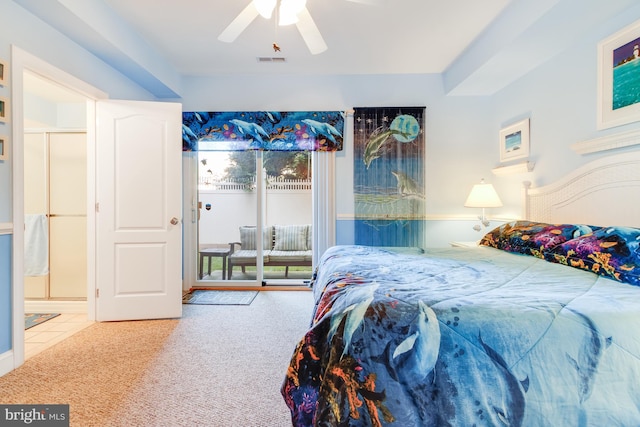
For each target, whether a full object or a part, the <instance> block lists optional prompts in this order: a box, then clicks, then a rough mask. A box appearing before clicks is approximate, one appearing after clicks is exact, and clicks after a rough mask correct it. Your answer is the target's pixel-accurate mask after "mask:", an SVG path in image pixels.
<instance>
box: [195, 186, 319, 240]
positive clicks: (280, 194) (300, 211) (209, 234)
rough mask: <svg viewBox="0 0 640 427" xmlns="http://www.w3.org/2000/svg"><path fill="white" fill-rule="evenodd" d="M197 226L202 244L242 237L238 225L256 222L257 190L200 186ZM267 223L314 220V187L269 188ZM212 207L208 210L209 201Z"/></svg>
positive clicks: (307, 222) (295, 222)
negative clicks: (300, 188) (201, 187)
mask: <svg viewBox="0 0 640 427" xmlns="http://www.w3.org/2000/svg"><path fill="white" fill-rule="evenodd" d="M199 194H200V196H199V200H200V201H201V202H202V209H201V210H200V222H199V226H198V230H199V234H200V239H199V243H200V244H201V245H226V244H228V243H231V242H239V241H240V231H239V227H240V226H244V225H256V209H257V208H256V203H257V195H256V192H255V191H244V190H222V191H215V190H200V192H199ZM266 194H267V195H266V200H265V205H266V215H265V221H266V223H265V224H266V225H267V226H272V225H289V224H291V225H295V224H311V223H312V213H311V190H286V191H285V190H267V192H266ZM207 204H210V205H211V209H210V210H207V209H206V205H207Z"/></svg>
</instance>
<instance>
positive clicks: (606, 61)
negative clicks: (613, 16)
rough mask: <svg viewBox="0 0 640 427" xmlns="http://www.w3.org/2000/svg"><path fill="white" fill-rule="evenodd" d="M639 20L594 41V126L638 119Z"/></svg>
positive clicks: (612, 125)
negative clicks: (596, 48) (596, 61)
mask: <svg viewBox="0 0 640 427" xmlns="http://www.w3.org/2000/svg"><path fill="white" fill-rule="evenodd" d="M639 81H640V21H637V22H636V23H634V24H632V25H630V26H628V27H626V28H624V29H622V30H620V31H618V32H617V33H615V34H613V35H611V36H609V37H608V38H606V39H605V40H603V41H601V42H600V43H598V123H597V125H598V129H606V128H610V127H614V126H620V125H624V124H627V123H631V122H635V121H638V120H640V91H638V82H639Z"/></svg>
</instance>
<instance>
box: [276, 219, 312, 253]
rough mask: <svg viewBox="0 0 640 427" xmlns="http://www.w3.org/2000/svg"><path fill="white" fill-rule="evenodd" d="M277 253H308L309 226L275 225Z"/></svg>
mask: <svg viewBox="0 0 640 427" xmlns="http://www.w3.org/2000/svg"><path fill="white" fill-rule="evenodd" d="M273 228H274V230H275V233H276V243H275V244H274V246H273V249H274V250H276V251H306V250H307V230H308V228H309V226H308V225H274V226H273Z"/></svg>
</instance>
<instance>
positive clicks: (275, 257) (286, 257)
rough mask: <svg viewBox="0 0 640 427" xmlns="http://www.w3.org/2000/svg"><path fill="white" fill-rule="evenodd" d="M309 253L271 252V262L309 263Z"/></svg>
mask: <svg viewBox="0 0 640 427" xmlns="http://www.w3.org/2000/svg"><path fill="white" fill-rule="evenodd" d="M308 256H309V251H277V250H275V249H274V250H272V251H269V262H282V263H286V262H291V263H295V262H304V261H307V259H308Z"/></svg>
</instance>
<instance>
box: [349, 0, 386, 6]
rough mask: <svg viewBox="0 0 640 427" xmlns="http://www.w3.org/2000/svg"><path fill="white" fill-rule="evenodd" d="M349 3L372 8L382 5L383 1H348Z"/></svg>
mask: <svg viewBox="0 0 640 427" xmlns="http://www.w3.org/2000/svg"><path fill="white" fill-rule="evenodd" d="M347 1H350V2H352V3H361V4H368V5H371V6H377V5H380V4H381V3H382V0H347Z"/></svg>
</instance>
